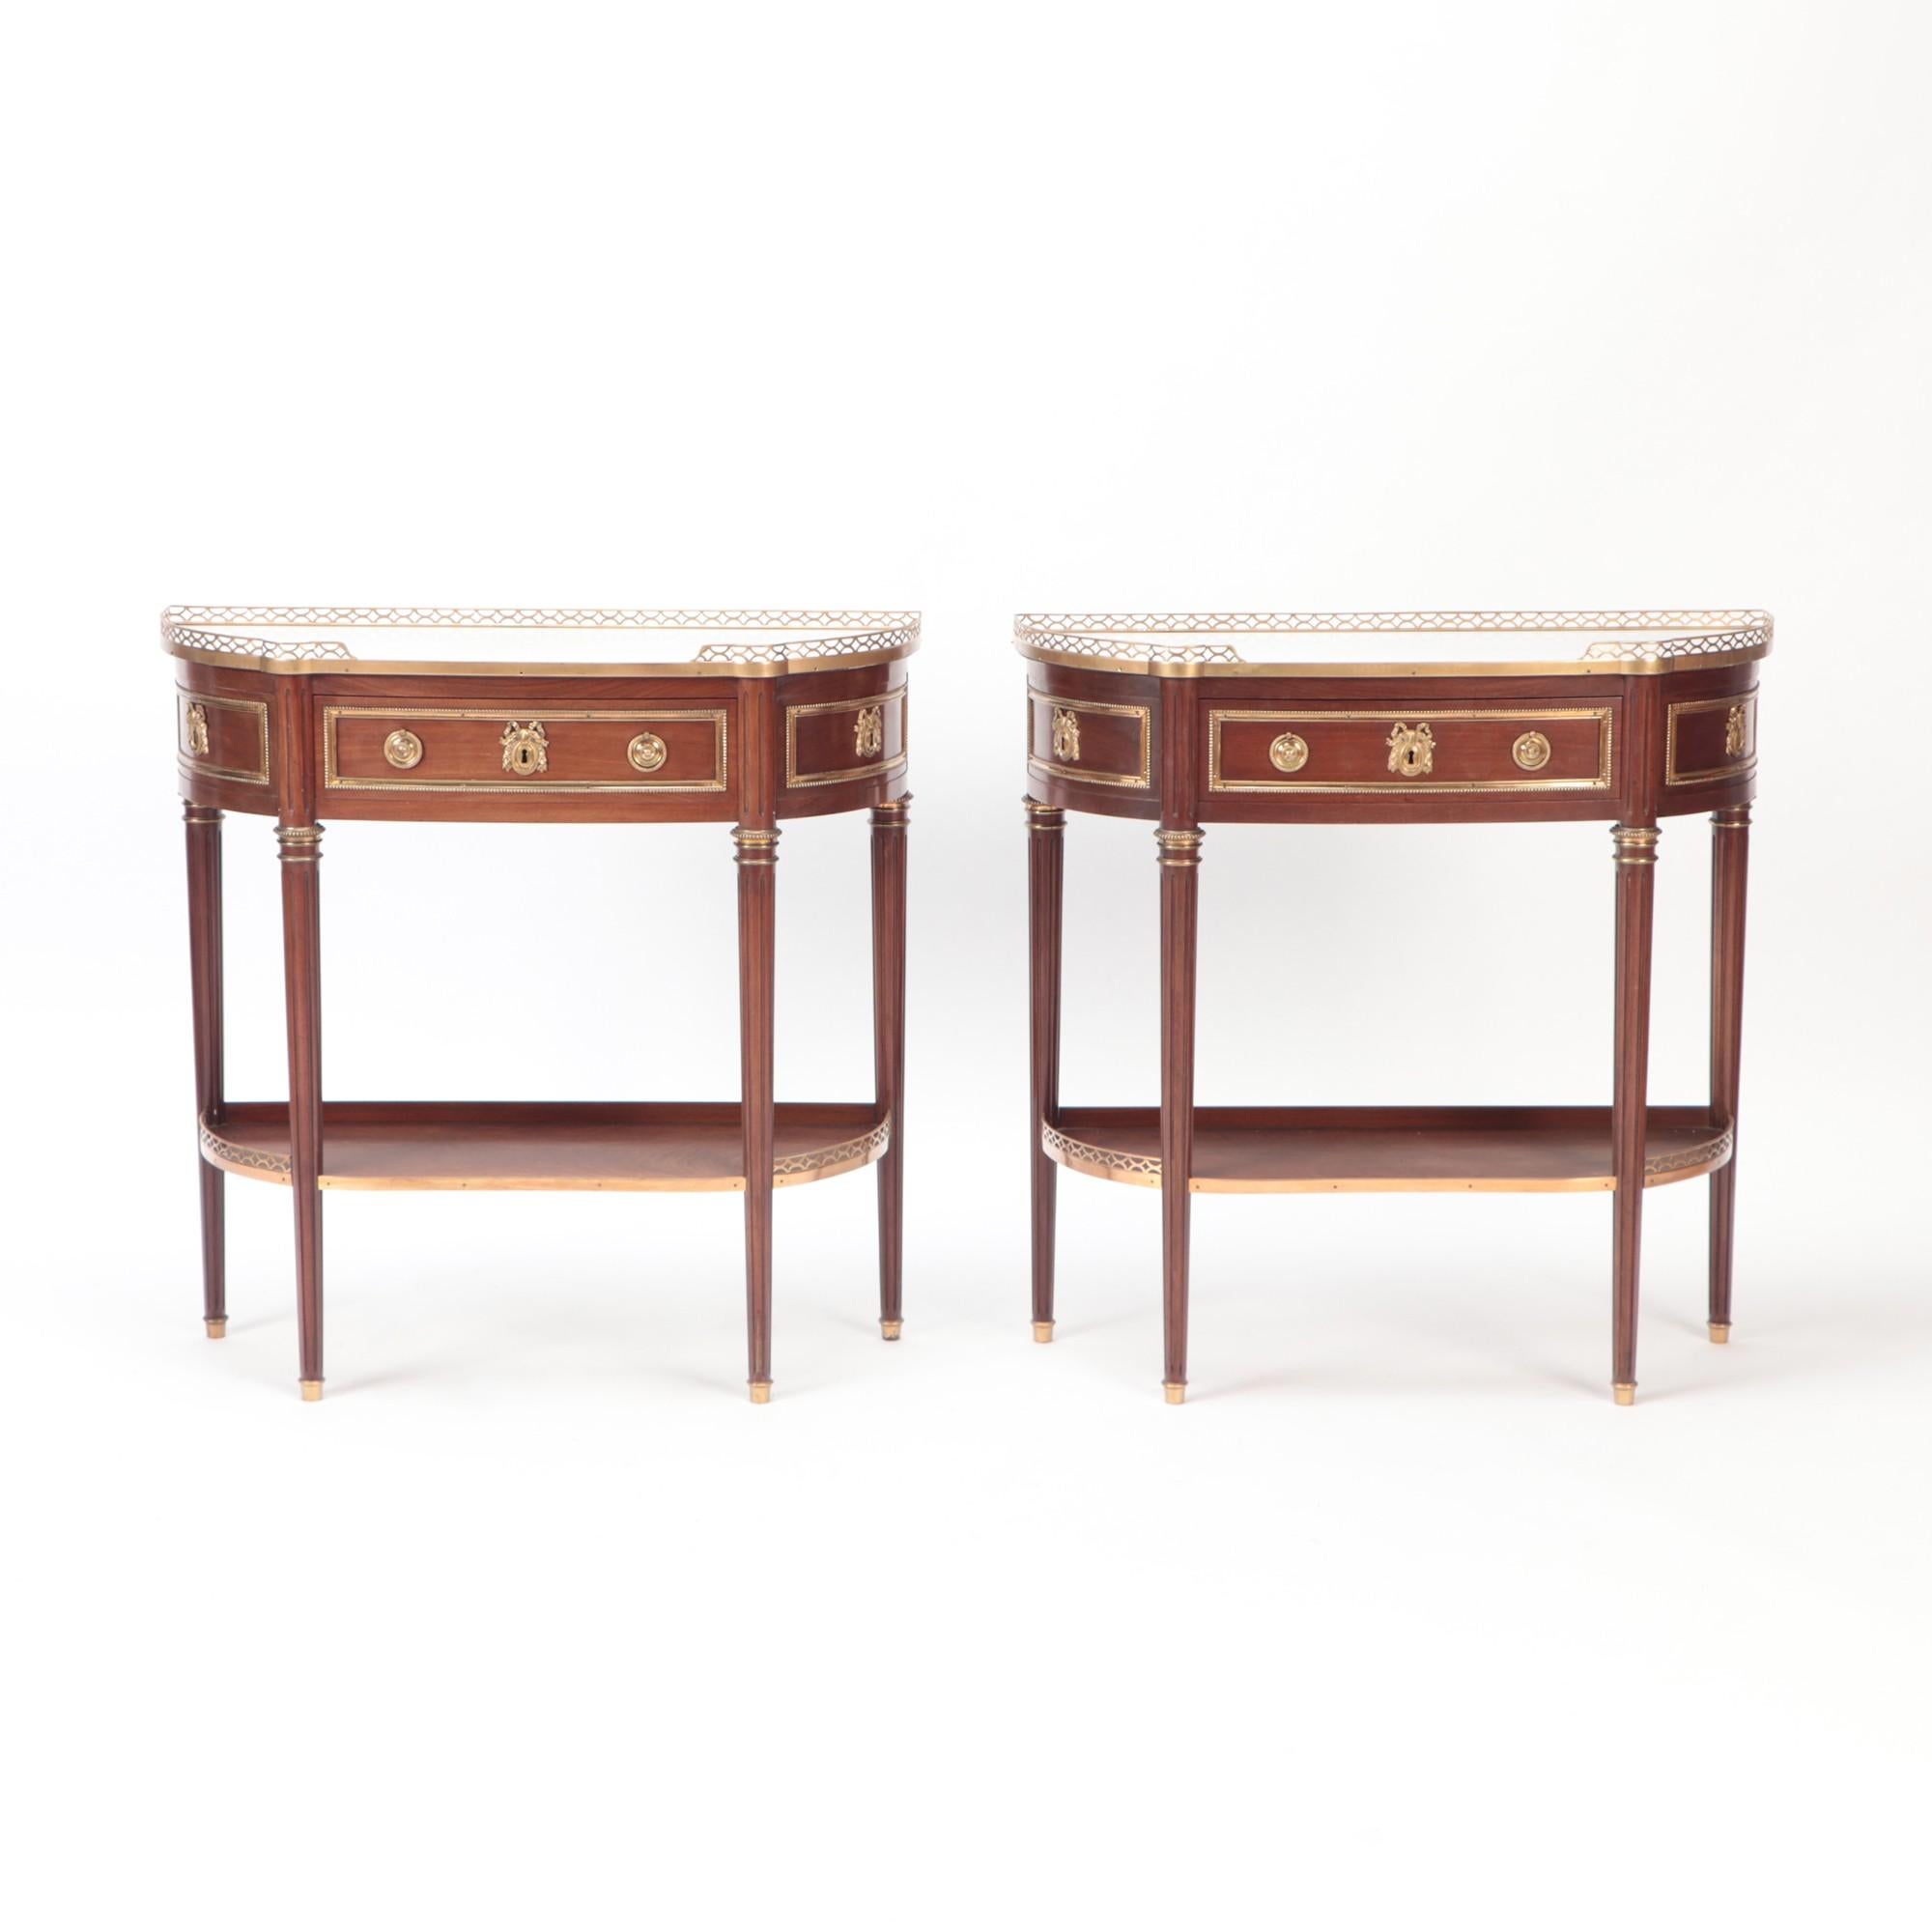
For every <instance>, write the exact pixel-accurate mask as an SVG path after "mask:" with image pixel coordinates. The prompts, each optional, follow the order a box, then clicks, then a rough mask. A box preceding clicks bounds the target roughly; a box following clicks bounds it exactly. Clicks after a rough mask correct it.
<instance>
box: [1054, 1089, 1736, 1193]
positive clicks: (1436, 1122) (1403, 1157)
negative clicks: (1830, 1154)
mask: <svg viewBox="0 0 1932 1932" xmlns="http://www.w3.org/2000/svg"><path fill="white" fill-rule="evenodd" d="M1649 1116H1650V1123H1649V1132H1648V1135H1647V1137H1646V1139H1645V1142H1644V1150H1645V1154H1646V1157H1647V1160H1649V1161H1654V1162H1655V1163H1656V1164H1657V1171H1656V1172H1655V1173H1651V1172H1648V1171H1647V1172H1646V1174H1645V1182H1644V1184H1645V1185H1646V1186H1650V1187H1660V1186H1663V1185H1666V1184H1667V1183H1669V1182H1671V1181H1677V1180H1690V1179H1696V1178H1697V1177H1698V1176H1699V1175H1702V1174H1705V1173H1710V1172H1713V1171H1718V1172H1721V1165H1720V1164H1721V1163H1722V1162H1723V1161H1724V1160H1726V1159H1727V1158H1728V1157H1729V1156H1728V1151H1727V1148H1726V1145H1725V1142H1724V1129H1725V1126H1726V1124H1727V1122H1726V1121H1725V1118H1724V1117H1723V1116H1722V1115H1721V1114H1720V1113H1719V1112H1718V1110H1717V1109H1716V1108H1715V1107H1703V1106H1673V1107H1652V1108H1650V1109H1649ZM1058 1126H1059V1131H1060V1133H1061V1134H1062V1135H1064V1136H1065V1139H1066V1140H1067V1141H1069V1142H1071V1143H1073V1144H1074V1146H1075V1148H1091V1149H1094V1150H1095V1151H1099V1152H1100V1153H1102V1154H1103V1155H1105V1156H1107V1157H1108V1159H1109V1161H1110V1162H1111V1163H1112V1165H1111V1167H1110V1171H1108V1172H1107V1173H1106V1174H1105V1175H1104V1176H1103V1178H1104V1179H1113V1180H1120V1181H1124V1182H1126V1183H1127V1184H1129V1185H1134V1186H1147V1187H1152V1186H1157V1185H1159V1184H1160V1182H1159V1179H1156V1177H1155V1176H1154V1175H1153V1174H1152V1173H1151V1171H1150V1169H1151V1163H1152V1162H1155V1161H1158V1160H1160V1158H1161V1128H1160V1110H1159V1109H1158V1108H1156V1107H1063V1108H1061V1109H1060V1114H1059V1122H1058ZM1064 1157H1065V1161H1066V1164H1067V1165H1068V1166H1073V1167H1078V1168H1080V1169H1081V1170H1082V1171H1083V1172H1092V1171H1094V1166H1095V1163H1094V1161H1092V1160H1091V1159H1090V1158H1089V1157H1088V1156H1087V1155H1085V1154H1083V1153H1078V1152H1072V1151H1068V1152H1066V1153H1065V1156H1064ZM1191 1180H1192V1186H1193V1190H1194V1192H1196V1193H1197V1194H1275V1193H1279V1194H1336V1193H1349V1192H1362V1193H1387V1194H1431V1193H1450V1194H1453V1193H1470V1194H1473V1193H1520V1194H1542V1193H1607V1192H1609V1191H1610V1190H1611V1189H1612V1188H1614V1186H1615V1185H1616V1173H1615V1168H1614V1164H1613V1161H1612V1158H1611V1139H1610V1109H1609V1108H1608V1107H1197V1108H1196V1109H1195V1110H1194V1167H1193V1174H1192V1177H1191Z"/></svg>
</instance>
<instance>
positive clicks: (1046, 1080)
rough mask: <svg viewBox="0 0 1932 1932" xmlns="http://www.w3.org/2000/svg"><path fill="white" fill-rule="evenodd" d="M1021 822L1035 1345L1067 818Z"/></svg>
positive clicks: (1048, 1306)
mask: <svg viewBox="0 0 1932 1932" xmlns="http://www.w3.org/2000/svg"><path fill="white" fill-rule="evenodd" d="M1022 802H1023V804H1024V805H1025V808H1026V817H1027V906H1028V913H1027V941H1028V949H1029V952H1030V954H1031V958H1032V1021H1033V1027H1032V1050H1031V1056H1030V1058H1031V1067H1030V1069H1029V1070H1030V1072H1031V1076H1032V1095H1033V1099H1032V1108H1031V1112H1030V1114H1029V1117H1028V1125H1029V1128H1030V1129H1031V1133H1030V1143H1031V1147H1032V1160H1033V1338H1034V1340H1035V1341H1036V1342H1050V1341H1052V1340H1053V1263H1054V1222H1055V1209H1056V1207H1057V1205H1058V1200H1057V1192H1056V1190H1057V1187H1058V1183H1059V1179H1060V1167H1059V1164H1058V1163H1057V1162H1056V1161H1055V1160H1054V1159H1053V1158H1052V1156H1051V1155H1049V1154H1048V1153H1047V1151H1046V1150H1045V1148H1044V1146H1042V1144H1041V1133H1042V1130H1043V1129H1044V1128H1046V1127H1050V1126H1052V1125H1053V1124H1054V1123H1055V1122H1056V1121H1057V1120H1058V1118H1059V1115H1060V917H1061V915H1060V905H1061V877H1062V867H1063V865H1064V861H1065V843H1066V838H1065V834H1066V814H1065V812H1064V811H1063V810H1060V809H1059V807H1057V806H1051V805H1041V804H1040V803H1039V802H1038V801H1037V800H1036V799H1031V798H1029V799H1026V800H1024V801H1022Z"/></svg>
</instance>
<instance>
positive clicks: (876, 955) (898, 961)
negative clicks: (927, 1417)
mask: <svg viewBox="0 0 1932 1932" xmlns="http://www.w3.org/2000/svg"><path fill="white" fill-rule="evenodd" d="M911 806H912V800H911V799H910V798H900V799H895V800H894V801H893V802H892V803H891V804H890V805H875V806H874V807H873V808H872V1074H873V1082H874V1094H875V1097H876V1102H877V1105H878V1108H879V1111H880V1113H881V1114H883V1115H884V1117H885V1120H886V1132H887V1141H886V1151H885V1153H884V1154H883V1155H882V1156H881V1157H880V1160H879V1332H880V1334H882V1335H883V1336H884V1337H885V1338H886V1340H887V1341H888V1342H896V1341H897V1340H898V1338H899V1331H900V1328H901V1326H902V1324H903V1321H904V1309H903V1307H902V1305H901V1287H902V1282H901V1275H902V1269H903V1263H904V1254H905V1230H904V1219H903V1208H904V1200H905V1147H904V1144H905V990H906V825H907V821H908V819H909V817H910V815H911Z"/></svg>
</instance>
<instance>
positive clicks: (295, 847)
mask: <svg viewBox="0 0 1932 1932" xmlns="http://www.w3.org/2000/svg"><path fill="white" fill-rule="evenodd" d="M275 837H276V840H277V842H278V844H279V847H280V853H281V862H282V969H283V975H284V979H285V982H286V1004H287V1010H288V1028H289V1185H290V1188H291V1191H292V1192H293V1193H294V1195H295V1209H296V1315H297V1323H298V1329H299V1332H300V1352H301V1393H302V1400H303V1401H304V1402H320V1401H321V1400H322V1187H321V1180H322V927H321V903H322V901H321V887H320V881H319V876H318V875H319V872H320V868H321V865H322V828H321V827H320V826H319V825H283V826H281V827H279V828H278V829H277V831H276V834H275Z"/></svg>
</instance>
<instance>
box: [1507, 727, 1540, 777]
mask: <svg viewBox="0 0 1932 1932" xmlns="http://www.w3.org/2000/svg"><path fill="white" fill-rule="evenodd" d="M1510 756H1511V757H1513V758H1514V759H1515V760H1516V762H1517V767H1518V769H1519V770H1520V771H1525V772H1540V771H1541V770H1542V769H1543V768H1544V766H1545V765H1547V764H1548V762H1549V740H1548V738H1546V737H1545V736H1544V735H1543V733H1542V732H1541V731H1525V732H1524V733H1523V734H1522V736H1521V737H1520V738H1519V739H1518V740H1517V741H1516V743H1515V744H1514V745H1512V746H1511V747H1510Z"/></svg>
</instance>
